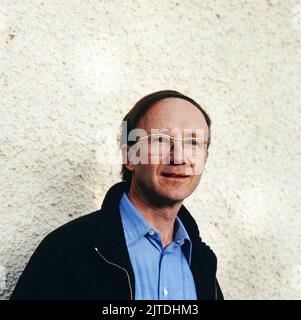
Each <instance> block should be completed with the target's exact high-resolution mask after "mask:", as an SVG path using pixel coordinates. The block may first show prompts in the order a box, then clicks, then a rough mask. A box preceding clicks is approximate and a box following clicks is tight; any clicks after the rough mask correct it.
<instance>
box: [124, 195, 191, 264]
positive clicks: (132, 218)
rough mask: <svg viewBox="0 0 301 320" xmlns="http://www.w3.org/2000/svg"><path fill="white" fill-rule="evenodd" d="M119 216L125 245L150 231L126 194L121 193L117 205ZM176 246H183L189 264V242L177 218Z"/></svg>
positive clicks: (149, 226)
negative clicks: (124, 236) (122, 226)
mask: <svg viewBox="0 0 301 320" xmlns="http://www.w3.org/2000/svg"><path fill="white" fill-rule="evenodd" d="M119 209H120V214H121V218H122V223H123V225H124V226H125V228H124V232H125V235H126V242H127V245H128V246H130V245H132V244H133V243H134V242H135V241H137V240H139V239H140V238H142V237H144V236H145V235H146V234H147V233H148V232H149V231H150V230H152V227H151V225H150V224H149V223H148V222H147V221H146V220H145V219H144V218H143V216H142V215H141V213H140V212H139V211H138V210H137V209H136V207H135V206H134V205H133V203H132V202H131V200H130V199H129V198H128V196H127V194H126V192H124V193H123V195H122V197H121V200H120V203H119ZM173 240H174V241H175V242H176V243H177V244H178V245H181V246H182V245H183V244H185V245H184V246H183V249H184V252H185V255H186V258H187V260H188V262H189V265H190V261H191V240H190V238H189V235H188V233H187V231H186V229H185V227H184V225H183V223H182V221H181V220H180V218H179V217H178V215H177V216H176V220H175V231H174V239H173Z"/></svg>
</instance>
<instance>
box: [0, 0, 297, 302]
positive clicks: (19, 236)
mask: <svg viewBox="0 0 301 320" xmlns="http://www.w3.org/2000/svg"><path fill="white" fill-rule="evenodd" d="M300 40H301V2H300V1H298V0H283V1H281V0H278V1H277V0H244V1H242V0H230V1H224V0H216V1H209V0H202V1H197V0H182V1H181V0H173V1H169V0H161V1H154V0H152V1H150V0H141V1H139V0H137V1H134V0H132V1H130V0H126V1H119V0H118V1H117V0H114V1H113V0H110V1H109V0H105V1H99V0H89V1H87V0H39V1H38V0H26V1H24V0H1V2H0V79H1V82H0V106H1V109H0V124H1V133H0V142H1V144H0V168H1V169H0V170H1V174H0V208H1V209H0V219H1V225H0V295H1V298H2V299H6V298H8V297H9V295H10V293H11V290H12V289H13V287H14V285H15V283H16V280H17V278H18V276H19V275H20V272H21V271H22V270H23V268H24V266H25V264H26V262H27V261H28V259H29V257H30V255H31V254H32V252H33V250H34V249H35V248H36V246H37V245H38V243H39V242H40V241H41V239H42V238H43V237H44V236H45V235H46V234H47V233H48V232H50V231H51V230H53V229H54V228H56V227H58V226H59V225H61V224H63V223H65V222H67V221H69V220H71V219H74V218H76V217H78V216H81V215H83V214H86V213H89V212H91V211H92V210H96V209H98V208H99V207H100V205H101V201H102V199H103V196H104V193H105V192H106V190H107V189H108V188H109V187H110V186H111V185H112V184H113V183H114V182H117V181H118V180H119V176H118V171H119V166H116V165H108V164H102V163H100V161H99V155H100V154H101V153H102V150H103V149H104V148H103V147H102V140H101V135H102V133H103V132H109V131H110V130H111V129H114V128H116V127H117V126H118V125H119V122H120V121H121V119H122V117H123V115H124V114H125V113H126V112H127V111H128V110H129V108H130V107H131V106H132V105H133V103H134V102H135V101H136V100H138V99H139V98H140V97H142V96H143V95H145V94H148V93H150V92H152V91H156V90H161V89H176V90H179V91H181V92H183V93H185V94H188V95H191V96H192V97H193V98H194V99H196V101H198V102H199V103H200V104H201V105H203V107H204V108H205V109H206V110H207V111H208V113H209V114H210V115H211V118H212V120H213V127H212V130H213V132H212V134H213V137H212V146H211V147H210V156H209V160H208V164H207V167H206V173H205V175H204V176H203V180H202V182H201V185H200V187H199V189H198V191H197V192H196V193H195V194H194V195H193V196H191V197H190V198H189V199H187V201H186V205H187V206H188V207H189V209H190V210H191V212H192V213H193V214H194V216H195V218H196V219H197V222H198V224H199V227H200V230H201V233H202V236H203V239H204V240H205V241H206V242H207V243H209V244H210V246H211V247H212V248H213V249H214V250H215V252H216V254H217V255H218V257H219V260H218V261H219V265H218V277H219V280H220V282H221V286H222V288H223V291H224V294H225V297H226V298H228V299H243V298H245V299H261V298H262V299H279V298H281V299H288V298H292V299H300V298H301V235H300V230H301V192H300V182H301V179H300V176H301V174H300V164H301V154H300V131H301V129H300V123H301V103H300V101H301V100H300V97H301V86H300V84H301V65H300V53H301V52H300V51H301V45H300ZM106 128H107V130H109V131H104V130H105V129H106Z"/></svg>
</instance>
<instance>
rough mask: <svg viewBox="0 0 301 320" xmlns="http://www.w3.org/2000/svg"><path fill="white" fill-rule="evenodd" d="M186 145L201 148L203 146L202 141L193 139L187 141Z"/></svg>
mask: <svg viewBox="0 0 301 320" xmlns="http://www.w3.org/2000/svg"><path fill="white" fill-rule="evenodd" d="M185 143H186V144H187V145H190V146H201V144H202V142H201V141H200V140H197V139H193V138H191V139H190V138H188V139H185Z"/></svg>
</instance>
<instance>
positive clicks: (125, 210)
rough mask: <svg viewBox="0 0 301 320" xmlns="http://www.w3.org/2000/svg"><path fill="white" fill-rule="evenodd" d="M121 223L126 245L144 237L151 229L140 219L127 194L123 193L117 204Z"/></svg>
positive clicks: (140, 216)
mask: <svg viewBox="0 0 301 320" xmlns="http://www.w3.org/2000/svg"><path fill="white" fill-rule="evenodd" d="M119 209H120V214H121V218H122V223H123V225H124V226H125V228H124V232H125V234H126V241H127V245H128V246H130V245H132V244H133V243H134V242H135V241H137V240H139V239H140V238H142V237H144V236H145V234H147V233H148V232H149V231H150V230H151V229H152V227H151V226H150V225H149V224H148V223H147V221H146V220H145V219H144V218H143V217H142V215H141V214H140V212H139V211H138V210H137V209H136V207H135V206H134V205H133V203H132V202H131V200H130V199H129V198H128V196H127V194H126V193H125V192H124V193H123V196H122V197H121V200H120V203H119Z"/></svg>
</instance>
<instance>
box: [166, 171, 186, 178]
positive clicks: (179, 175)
mask: <svg viewBox="0 0 301 320" xmlns="http://www.w3.org/2000/svg"><path fill="white" fill-rule="evenodd" d="M161 175H162V176H164V177H166V178H179V179H184V178H187V177H189V176H188V175H186V174H184V173H173V172H162V173H161Z"/></svg>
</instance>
